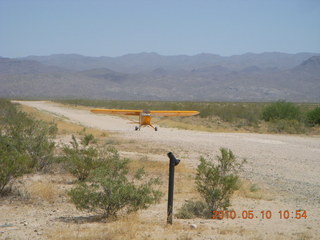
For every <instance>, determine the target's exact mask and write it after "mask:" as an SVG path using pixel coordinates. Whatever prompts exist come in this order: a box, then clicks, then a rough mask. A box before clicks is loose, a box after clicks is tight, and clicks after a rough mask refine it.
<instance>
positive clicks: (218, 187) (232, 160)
mask: <svg viewBox="0 0 320 240" xmlns="http://www.w3.org/2000/svg"><path fill="white" fill-rule="evenodd" d="M220 153H221V156H217V163H216V164H215V163H214V161H212V160H206V159H205V158H203V157H201V158H200V164H199V165H198V167H197V173H196V179H195V180H196V189H197V191H198V192H199V193H200V196H201V197H202V198H203V199H204V202H201V201H200V202H199V201H198V202H187V203H186V204H184V205H183V206H182V208H181V209H180V210H179V212H178V217H179V216H180V217H182V218H189V217H194V216H196V217H205V218H208V217H211V216H212V211H220V210H226V209H227V208H228V207H229V206H230V198H231V196H232V194H233V192H234V191H235V190H237V189H239V187H240V181H239V176H238V172H239V170H240V169H241V167H242V165H243V164H244V163H245V160H243V161H241V162H240V161H237V159H236V157H235V156H234V154H233V152H232V151H231V150H230V149H226V148H221V149H220Z"/></svg>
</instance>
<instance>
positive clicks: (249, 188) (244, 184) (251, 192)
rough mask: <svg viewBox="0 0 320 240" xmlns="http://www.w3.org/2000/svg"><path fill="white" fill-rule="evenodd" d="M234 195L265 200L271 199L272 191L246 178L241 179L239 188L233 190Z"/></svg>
mask: <svg viewBox="0 0 320 240" xmlns="http://www.w3.org/2000/svg"><path fill="white" fill-rule="evenodd" d="M235 196H236V197H244V198H251V199H256V200H267V201H271V200H272V199H273V193H272V192H270V191H268V190H266V189H264V188H263V187H260V186H259V185H258V184H255V183H252V182H251V181H249V180H246V179H241V186H240V189H239V190H238V191H236V192H235Z"/></svg>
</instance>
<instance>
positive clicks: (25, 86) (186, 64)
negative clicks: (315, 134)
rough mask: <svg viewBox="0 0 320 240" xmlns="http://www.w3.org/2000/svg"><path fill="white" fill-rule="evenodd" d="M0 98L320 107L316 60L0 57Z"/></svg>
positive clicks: (272, 56) (305, 56) (266, 56)
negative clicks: (296, 103)
mask: <svg viewBox="0 0 320 240" xmlns="http://www.w3.org/2000/svg"><path fill="white" fill-rule="evenodd" d="M0 97H31V98H49V97H50V98H54V97H59V98H62V97H71V98H75V97H77V98H105V99H126V100H130V99H131V100H193V101H270V100H278V99H286V100H288V101H299V102H320V54H317V53H300V54H286V53H262V54H253V53H247V54H243V55H237V56H230V57H222V56H219V55H214V54H198V55H195V56H187V55H178V56H162V55H159V54H156V53H140V54H128V55H125V56H121V57H114V58H112V57H86V56H81V55H76V54H60V55H52V56H30V57H26V58H19V59H9V58H0Z"/></svg>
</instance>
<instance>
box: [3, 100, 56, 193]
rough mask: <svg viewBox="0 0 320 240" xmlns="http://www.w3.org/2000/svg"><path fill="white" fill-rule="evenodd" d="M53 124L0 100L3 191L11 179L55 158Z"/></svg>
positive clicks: (41, 167) (54, 129)
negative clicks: (39, 119)
mask: <svg viewBox="0 0 320 240" xmlns="http://www.w3.org/2000/svg"><path fill="white" fill-rule="evenodd" d="M56 130H57V128H56V126H55V125H54V124H48V123H46V122H43V121H38V120H35V119H33V118H32V117H30V116H28V115H27V114H25V113H23V112H20V111H18V109H17V108H16V106H15V105H14V104H12V103H11V102H9V101H7V100H0V193H3V192H4V189H5V187H6V186H8V184H9V183H10V182H12V180H14V179H15V178H16V177H18V176H21V175H22V174H24V173H27V172H30V171H32V170H34V169H35V170H41V169H43V168H44V167H46V166H47V165H48V164H49V163H50V162H51V160H52V159H53V150H54V143H53V141H52V138H53V137H54V135H55V132H56Z"/></svg>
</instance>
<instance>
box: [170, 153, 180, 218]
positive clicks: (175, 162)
mask: <svg viewBox="0 0 320 240" xmlns="http://www.w3.org/2000/svg"><path fill="white" fill-rule="evenodd" d="M167 155H168V157H169V159H170V161H169V186H168V209H167V223H169V224H172V215H173V213H172V212H173V187H174V168H175V166H177V165H178V164H179V162H180V160H179V159H176V158H175V156H174V155H173V153H172V152H169V153H168V154H167Z"/></svg>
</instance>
